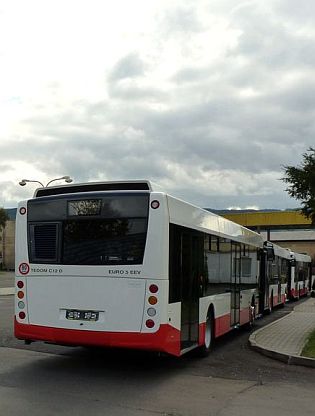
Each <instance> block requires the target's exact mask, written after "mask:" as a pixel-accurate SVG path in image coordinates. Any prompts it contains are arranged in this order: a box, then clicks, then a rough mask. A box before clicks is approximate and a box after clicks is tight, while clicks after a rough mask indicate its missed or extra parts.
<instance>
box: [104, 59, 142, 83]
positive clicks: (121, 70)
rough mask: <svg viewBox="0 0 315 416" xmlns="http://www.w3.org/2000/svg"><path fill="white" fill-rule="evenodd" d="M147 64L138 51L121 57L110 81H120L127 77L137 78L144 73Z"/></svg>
mask: <svg viewBox="0 0 315 416" xmlns="http://www.w3.org/2000/svg"><path fill="white" fill-rule="evenodd" d="M144 71H145V64H144V62H143V61H142V60H141V58H140V57H139V56H138V55H137V54H136V53H131V54H129V55H127V56H125V57H123V58H121V59H120V60H119V61H118V62H117V63H116V64H115V66H114V68H113V69H112V71H111V73H110V75H109V81H119V80H123V79H126V78H136V77H139V76H142V75H144Z"/></svg>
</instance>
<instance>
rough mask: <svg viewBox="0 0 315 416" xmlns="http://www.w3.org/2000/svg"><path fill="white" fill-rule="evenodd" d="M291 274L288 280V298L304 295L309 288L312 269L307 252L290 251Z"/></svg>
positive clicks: (297, 297)
mask: <svg viewBox="0 0 315 416" xmlns="http://www.w3.org/2000/svg"><path fill="white" fill-rule="evenodd" d="M292 260H293V262H292V274H291V279H290V280H289V286H288V292H289V294H290V299H291V300H294V299H299V298H300V297H302V296H306V295H307V294H308V292H309V291H310V290H311V285H312V269H311V260H312V259H311V257H310V256H308V255H307V254H300V253H292Z"/></svg>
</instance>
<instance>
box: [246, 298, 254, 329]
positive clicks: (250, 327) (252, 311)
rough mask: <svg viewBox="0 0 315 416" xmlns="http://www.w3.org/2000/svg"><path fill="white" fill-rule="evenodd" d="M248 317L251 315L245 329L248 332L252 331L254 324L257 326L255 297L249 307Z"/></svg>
mask: <svg viewBox="0 0 315 416" xmlns="http://www.w3.org/2000/svg"><path fill="white" fill-rule="evenodd" d="M248 315H249V321H248V322H247V323H246V324H245V325H244V327H245V329H247V330H248V331H250V330H251V329H252V328H253V326H254V324H255V319H256V310H255V297H254V296H253V297H252V301H251V304H250V306H249V309H248Z"/></svg>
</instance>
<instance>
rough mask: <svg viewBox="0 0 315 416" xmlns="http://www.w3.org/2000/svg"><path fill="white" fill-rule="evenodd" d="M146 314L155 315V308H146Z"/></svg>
mask: <svg viewBox="0 0 315 416" xmlns="http://www.w3.org/2000/svg"><path fill="white" fill-rule="evenodd" d="M147 314H148V315H149V316H151V317H152V316H155V315H156V309H154V308H149V309H148V310H147Z"/></svg>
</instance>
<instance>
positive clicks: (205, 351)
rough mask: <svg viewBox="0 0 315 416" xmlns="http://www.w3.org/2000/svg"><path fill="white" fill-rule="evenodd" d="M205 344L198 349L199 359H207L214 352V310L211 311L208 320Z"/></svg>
mask: <svg viewBox="0 0 315 416" xmlns="http://www.w3.org/2000/svg"><path fill="white" fill-rule="evenodd" d="M204 341H205V342H204V344H203V345H202V346H200V347H199V348H198V355H199V357H207V356H208V355H209V353H210V351H211V350H212V346H213V341H214V316H213V311H212V309H209V311H208V314H207V319H206V328H205V340H204Z"/></svg>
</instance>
